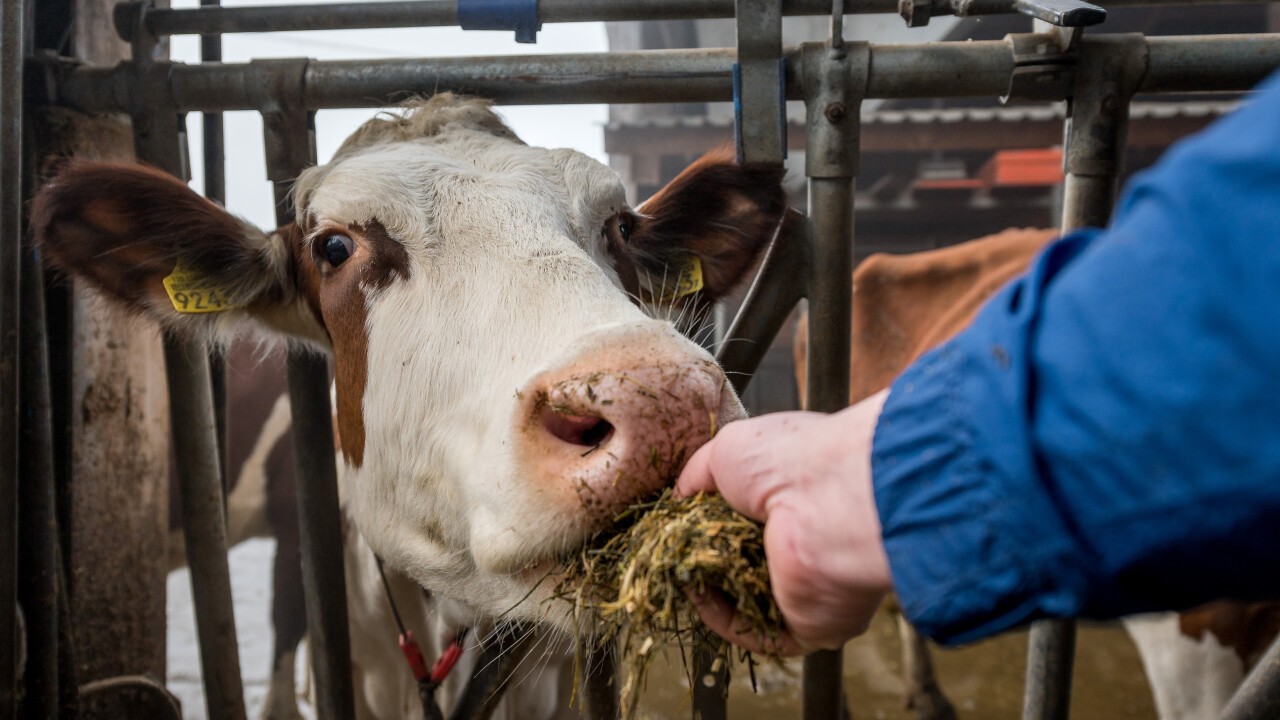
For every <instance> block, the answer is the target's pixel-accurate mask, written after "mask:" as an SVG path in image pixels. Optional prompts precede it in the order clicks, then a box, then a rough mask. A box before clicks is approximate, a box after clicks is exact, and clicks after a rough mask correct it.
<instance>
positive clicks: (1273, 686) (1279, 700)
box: [1222, 639, 1280, 720]
mask: <svg viewBox="0 0 1280 720" xmlns="http://www.w3.org/2000/svg"><path fill="white" fill-rule="evenodd" d="M1278 717H1280V639H1277V640H1275V641H1274V642H1272V643H1271V649H1269V650H1267V653H1266V654H1265V655H1263V656H1262V659H1261V660H1259V661H1258V664H1257V665H1254V666H1253V670H1251V671H1250V672H1249V675H1248V676H1246V677H1245V679H1244V683H1243V684H1241V685H1240V689H1239V690H1237V691H1236V694H1235V696H1234V697H1232V698H1231V702H1229V703H1227V707H1226V709H1225V710H1223V711H1222V720H1272V719H1273V718H1278Z"/></svg>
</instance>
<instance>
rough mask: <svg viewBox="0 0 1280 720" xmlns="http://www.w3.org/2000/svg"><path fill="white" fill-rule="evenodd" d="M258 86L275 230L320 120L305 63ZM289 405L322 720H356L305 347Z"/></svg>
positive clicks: (328, 466)
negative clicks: (307, 91) (306, 99)
mask: <svg viewBox="0 0 1280 720" xmlns="http://www.w3.org/2000/svg"><path fill="white" fill-rule="evenodd" d="M255 68H256V69H257V70H258V72H260V73H261V74H260V75H259V77H258V78H257V79H256V81H254V87H255V88H256V92H257V93H258V94H257V98H256V99H257V103H258V106H259V108H260V110H261V112H262V127H263V134H264V140H265V146H266V155H267V178H268V179H269V180H271V182H272V184H273V187H274V190H275V203H276V222H277V223H278V224H279V225H280V226H284V225H288V224H289V223H291V222H293V220H294V214H293V209H292V208H291V207H290V203H289V192H290V190H291V189H292V187H293V183H294V181H295V180H296V179H297V177H298V174H299V173H301V172H302V171H303V170H304V169H306V168H307V167H309V166H311V165H314V164H315V128H314V125H313V123H314V116H313V115H311V114H310V113H308V112H307V111H306V110H305V109H304V106H303V103H302V90H303V77H304V76H305V73H306V69H307V61H306V60H279V61H258V62H257V63H255ZM288 364H289V402H290V409H291V411H292V417H293V450H294V458H295V462H296V463H297V470H298V487H297V492H298V516H299V531H300V545H301V552H302V583H303V593H304V596H305V602H306V608H307V633H308V637H309V642H310V645H311V658H312V671H313V672H314V673H315V678H316V714H317V716H318V717H319V718H320V720H344V719H345V718H349V717H352V716H353V713H354V708H355V699H354V698H355V696H354V693H353V690H352V678H351V642H350V638H349V637H348V623H347V595H346V581H345V574H344V573H345V571H344V565H343V561H342V558H343V550H342V535H343V533H342V514H341V509H340V507H339V504H338V469H337V465H336V457H335V456H336V452H337V451H336V449H335V447H334V443H333V407H332V405H331V403H330V400H329V386H330V379H329V363H328V359H327V358H326V357H324V356H323V355H321V354H319V353H317V352H315V351H314V350H310V349H307V348H303V347H300V346H294V347H291V348H290V349H289V357H288Z"/></svg>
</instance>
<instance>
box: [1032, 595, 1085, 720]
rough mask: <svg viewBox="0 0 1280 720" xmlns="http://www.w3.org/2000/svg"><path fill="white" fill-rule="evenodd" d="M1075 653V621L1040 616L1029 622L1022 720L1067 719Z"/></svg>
mask: <svg viewBox="0 0 1280 720" xmlns="http://www.w3.org/2000/svg"><path fill="white" fill-rule="evenodd" d="M1075 654H1076V624H1075V622H1073V621H1071V620H1041V621H1039V622H1036V623H1033V624H1032V626H1031V636H1030V638H1029V639H1028V641H1027V686H1026V694H1025V695H1024V697H1023V704H1022V718H1023V720H1067V716H1068V714H1069V711H1070V707H1071V671H1072V666H1073V664H1074V662H1073V661H1074V659H1075Z"/></svg>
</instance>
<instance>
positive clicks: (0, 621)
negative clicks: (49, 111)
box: [0, 0, 26, 718]
mask: <svg viewBox="0 0 1280 720" xmlns="http://www.w3.org/2000/svg"><path fill="white" fill-rule="evenodd" d="M25 5H26V3H25V2H24V1H23V0H3V5H0V36H3V37H4V41H3V42H0V718H8V717H15V716H16V715H17V702H18V688H17V678H16V676H17V669H18V657H17V655H18V627H17V582H18V577H17V575H18V428H19V427H20V423H19V420H18V408H19V399H18V317H19V300H20V292H19V287H18V277H19V264H20V262H21V253H22V250H21V248H22V106H23V102H22V101H23V91H22V64H23V56H24V53H25V48H24V45H25V39H26V25H25V17H24V14H25V11H26V7H25Z"/></svg>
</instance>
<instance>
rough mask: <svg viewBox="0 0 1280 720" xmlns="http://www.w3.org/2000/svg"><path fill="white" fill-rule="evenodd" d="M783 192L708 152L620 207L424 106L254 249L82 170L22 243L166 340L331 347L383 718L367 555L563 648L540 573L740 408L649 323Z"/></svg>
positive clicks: (774, 180) (231, 231) (205, 206)
mask: <svg viewBox="0 0 1280 720" xmlns="http://www.w3.org/2000/svg"><path fill="white" fill-rule="evenodd" d="M780 181H781V172H780V170H779V169H776V168H757V167H739V166H736V165H734V164H733V163H732V162H731V161H730V160H728V159H726V158H725V156H723V155H720V156H714V157H709V158H707V159H704V161H702V162H700V163H698V164H695V166H694V167H692V168H691V169H690V170H688V171H686V173H684V174H682V175H681V177H679V178H677V179H676V180H675V181H673V182H672V183H671V184H670V185H669V186H668V187H667V188H664V190H663V191H662V192H660V193H659V194H658V195H656V196H655V197H654V198H651V199H650V200H649V201H648V202H647V203H646V204H645V205H644V206H643V207H642V208H641V209H640V211H632V210H630V209H629V208H628V207H627V204H626V200H625V198H624V197H623V192H622V184H621V182H620V181H619V179H618V177H617V176H616V174H615V173H613V172H612V171H611V170H609V169H608V168H606V167H604V166H602V165H600V164H599V163H597V162H595V161H594V160H591V159H590V158H587V157H585V156H583V155H581V154H579V153H576V152H573V151H568V150H545V149H540V148H530V147H527V146H525V145H524V144H523V143H521V142H520V141H519V140H518V139H516V138H515V136H514V135H513V134H512V133H511V131H510V130H509V129H507V128H506V126H505V125H503V124H502V122H501V120H500V119H499V118H498V117H497V116H496V115H495V114H494V113H493V112H492V111H491V110H490V109H489V107H488V105H487V104H486V103H483V102H480V101H476V100H459V99H456V98H453V97H450V96H438V97H435V98H432V99H431V100H428V101H422V102H418V103H414V104H413V105H412V107H410V108H409V109H407V110H406V111H405V112H404V113H403V114H402V115H400V116H387V117H384V118H379V119H376V120H373V121H370V122H369V123H366V125H365V126H363V127H362V128H361V129H360V130H359V131H357V132H356V133H355V134H354V135H353V136H352V137H351V138H349V139H348V140H347V142H346V143H344V145H343V146H342V147H341V148H340V149H339V151H338V153H337V154H336V155H335V158H334V160H333V161H332V162H330V163H329V164H328V165H325V166H321V167H318V168H313V169H311V170H308V171H307V172H306V173H304V174H303V175H302V176H301V177H300V178H299V179H298V180H297V183H296V185H295V200H296V204H297V207H298V215H297V217H298V221H297V223H295V224H291V225H289V226H286V227H283V228H280V229H278V230H277V231H275V232H273V233H270V234H267V233H263V232H262V231H260V230H258V229H256V228H253V227H252V226H249V225H248V224H246V223H244V222H243V221H240V220H238V219H236V218H234V217H232V216H230V215H228V214H227V213H225V212H224V211H222V210H221V209H220V208H218V207H216V206H214V205H213V204H212V203H209V202H207V201H205V200H203V199H202V198H199V197H198V196H196V195H195V194H194V193H192V192H191V191H190V190H189V189H188V188H186V187H185V185H183V184H182V183H180V182H178V181H176V180H174V179H173V178H171V177H168V176H166V175H164V174H163V173H159V172H157V171H154V170H147V169H143V168H139V167H130V166H118V165H103V164H94V163H82V164H71V165H69V166H68V167H67V168H66V169H64V170H63V171H62V173H61V174H60V175H59V176H58V177H57V178H56V179H55V180H54V181H53V182H51V183H50V184H49V185H48V186H46V188H45V189H44V190H42V191H41V193H40V194H39V195H38V196H37V198H36V200H35V202H34V204H33V209H32V227H33V230H34V234H35V236H36V238H37V240H38V242H40V244H41V247H42V250H43V252H44V254H45V256H46V257H47V258H49V259H50V261H51V262H52V263H53V264H54V265H56V266H58V267H60V268H62V269H64V270H66V271H68V272H70V273H74V274H75V275H77V276H78V277H80V278H83V279H85V280H87V281H88V282H89V283H90V284H92V285H94V286H96V287H97V288H98V289H99V290H101V291H103V292H104V294H106V295H107V296H108V297H112V298H114V299H116V300H117V301H119V302H121V303H123V304H125V305H126V306H128V307H130V308H132V309H133V310H134V311H136V312H139V313H142V314H146V315H148V316H150V317H152V318H154V319H156V320H158V321H159V322H160V323H161V324H162V326H163V327H165V328H166V329H167V330H169V331H170V332H174V333H178V334H181V335H184V336H186V337H188V338H192V339H204V340H212V341H224V340H225V339H226V338H228V337H230V336H233V335H234V334H236V332H237V331H238V329H239V328H246V327H253V328H256V329H257V330H259V331H260V332H263V333H265V334H266V335H268V336H286V337H288V338H290V339H291V340H292V341H293V342H301V343H305V344H308V345H310V346H312V347H315V348H317V349H318V350H320V351H323V352H326V353H329V354H330V355H331V356H332V358H333V370H334V377H335V394H336V424H337V428H338V436H339V445H340V451H341V464H340V477H341V483H342V489H343V497H344V505H345V508H346V511H347V512H348V514H349V516H350V518H351V519H352V521H353V524H354V525H355V527H356V528H357V529H358V530H359V532H360V535H359V537H360V538H361V540H362V541H363V542H366V543H367V545H368V548H369V550H370V552H363V553H362V552H356V546H355V545H353V544H352V543H348V545H347V554H348V559H349V561H350V562H351V565H350V566H349V568H348V580H349V582H355V583H356V584H355V585H354V586H353V588H352V590H353V592H354V593H355V595H356V597H357V599H358V601H357V602H354V603H353V605H352V607H353V611H352V621H353V625H354V626H355V629H356V633H355V634H356V638H355V639H354V641H353V647H355V648H357V649H356V651H355V654H356V658H357V659H356V662H357V673H358V674H362V675H360V677H358V682H357V689H358V690H367V691H368V692H367V693H363V694H364V697H362V699H361V701H360V702H361V707H362V708H363V709H362V712H364V711H368V712H369V713H371V714H376V715H377V716H380V717H387V716H391V717H400V716H401V714H402V713H403V712H404V711H405V708H406V707H412V705H413V703H412V702H411V701H409V700H405V699H404V695H405V692H406V691H405V689H404V687H403V686H400V687H399V688H396V687H392V686H394V685H396V683H398V681H394V682H392V681H391V680H390V678H391V677H393V675H392V674H396V675H403V674H404V672H403V670H402V669H401V668H400V663H402V661H401V660H399V658H398V653H396V652H395V647H394V643H393V640H394V634H390V635H387V634H386V633H385V631H386V629H387V628H386V622H385V620H386V619H387V618H388V617H389V608H386V607H385V596H384V595H380V594H378V593H377V592H373V591H372V590H371V585H370V583H369V577H370V576H369V573H368V569H369V567H370V566H369V563H371V562H372V561H373V553H375V552H376V553H377V556H378V557H380V558H381V559H382V560H383V561H384V562H385V565H386V567H387V568H388V569H389V570H390V571H391V573H392V575H393V576H395V577H397V578H399V579H401V580H404V581H407V582H409V583H412V584H413V585H417V586H419V587H422V588H429V589H430V590H431V592H432V593H433V594H434V597H435V598H437V600H435V601H427V600H425V598H423V597H417V598H414V599H413V600H411V601H410V605H412V604H415V603H427V604H429V605H430V604H436V603H438V602H446V603H447V607H449V608H452V610H450V612H449V613H447V614H452V615H458V614H465V615H468V616H470V618H471V621H472V622H473V623H474V624H475V625H476V626H477V627H481V628H483V627H484V626H485V625H486V623H489V622H491V621H492V619H493V618H496V617H499V616H501V617H503V618H504V619H510V620H519V621H522V622H527V623H535V624H538V623H541V624H542V625H543V626H544V627H547V628H550V630H549V631H548V632H551V631H554V632H560V633H568V632H571V631H573V630H575V629H576V628H575V627H574V622H575V621H574V620H573V617H572V614H571V613H570V612H569V607H568V604H567V603H565V602H564V601H562V600H556V599H555V598H553V593H552V586H554V584H555V580H554V578H551V579H550V580H549V581H547V582H543V581H544V580H548V578H549V577H550V576H551V575H553V574H554V570H555V568H557V567H558V566H559V563H560V562H561V559H562V558H563V557H565V556H566V555H567V554H568V553H570V552H571V551H572V550H573V549H574V548H575V547H576V546H580V545H581V543H582V542H584V541H585V540H586V539H588V538H589V537H590V536H591V535H592V534H594V533H595V532H596V531H597V530H599V529H601V528H603V527H604V526H605V525H607V524H608V523H609V522H610V521H611V520H612V518H613V517H614V515H615V514H616V513H617V512H618V511H619V510H621V509H623V508H625V507H626V506H628V505H630V504H631V503H633V502H635V501H637V500H638V499H641V498H643V497H646V496H648V495H650V494H652V493H654V492H656V491H658V490H659V489H660V488H661V487H663V486H664V485H666V484H668V483H669V482H670V481H671V480H672V479H673V478H674V476H675V475H676V473H677V472H678V471H679V468H680V466H681V465H682V464H683V461H684V459H685V458H686V457H687V456H688V454H689V453H691V452H692V451H693V450H695V449H696V448H697V447H698V446H699V445H701V444H702V443H703V442H705V441H706V440H707V439H708V438H709V437H710V435H711V433H712V432H713V431H714V429H715V428H716V427H717V426H718V425H719V424H723V423H725V422H728V421H731V420H733V419H735V418H738V417H742V416H743V414H744V413H743V410H742V407H741V405H740V404H739V402H738V400H737V398H736V396H735V395H734V394H733V392H732V389H731V388H730V387H729V385H728V383H727V382H726V380H725V377H724V374H723V373H722V372H721V370H720V369H719V368H718V367H717V366H716V364H715V362H714V361H713V360H712V359H711V357H710V356H709V355H708V354H707V353H706V352H705V351H704V350H703V349H701V348H700V347H698V346H697V345H695V344H694V343H692V342H690V341H689V340H687V339H686V338H685V337H683V336H682V335H681V334H680V332H678V331H677V329H676V328H675V327H673V323H672V322H669V321H667V320H658V319H654V318H652V317H650V315H649V314H647V313H646V312H645V310H644V306H657V307H658V308H659V309H660V313H659V314H660V315H662V316H664V317H691V316H694V317H696V316H697V315H698V314H699V312H700V311H701V310H702V309H704V308H705V307H706V306H707V305H708V304H709V303H711V302H714V300H715V298H716V297H718V296H719V295H720V294H723V293H724V292H726V291H728V290H729V289H731V287H732V285H734V284H735V283H736V282H737V281H738V280H739V279H740V278H741V276H742V275H743V273H744V272H745V270H746V268H748V267H750V265H751V264H752V263H753V261H754V259H755V258H756V257H757V256H758V254H759V253H760V251H761V250H763V248H764V247H765V246H766V245H767V243H768V241H769V240H770V239H771V237H772V235H773V233H774V231H775V229H776V227H777V224H778V223H779V222H780V219H781V217H782V214H783V212H784V210H785V196H784V194H783V192H782V189H781V183H780ZM686 279H687V280H689V282H677V281H682V280H686ZM175 287H177V288H178V289H175ZM210 309H212V310H214V312H194V310H210ZM259 399H265V398H259ZM274 407H275V405H274V404H273V405H272V408H274ZM268 415H269V416H270V413H268ZM264 442H265V441H264ZM285 447H286V448H287V443H286V445H285ZM272 448H273V449H272V450H270V451H267V452H266V454H265V455H263V456H262V457H264V458H266V459H269V458H270V457H271V455H272V453H273V452H274V448H275V443H274V442H273V443H272ZM284 452H286V453H287V449H286V450H285V451H284ZM251 456H252V453H250V455H249V456H246V457H251ZM269 486H270V484H269V483H268V487H269ZM246 487H249V486H246ZM267 495H268V496H269V495H270V493H269V492H268V493H267ZM259 497H261V494H259ZM253 525H255V523H254V522H249V523H247V524H246V527H252V526H253ZM353 553H355V554H353ZM380 605H383V606H384V608H383V610H382V611H381V614H379V610H378V606H380ZM460 609H461V610H460ZM294 619H298V618H294ZM375 633H376V634H380V635H381V636H380V637H375ZM425 637H426V638H427V639H428V641H427V643H426V644H427V645H428V646H431V645H432V644H433V642H436V641H439V640H440V638H439V637H433V636H432V635H431V634H430V633H427V634H426V636H425ZM370 638H372V639H373V641H374V643H375V645H376V648H375V649H373V650H370V651H369V653H368V654H366V653H365V652H364V651H363V650H361V649H359V647H358V646H359V644H360V643H363V642H364V641H365V640H366V639H370ZM370 647H371V648H372V647H374V646H370ZM388 648H389V650H390V653H388V652H387V649H388ZM378 653H383V654H384V655H386V657H387V658H390V659H384V660H378V661H375V662H374V665H372V666H368V667H366V666H363V665H362V663H364V662H365V661H364V660H362V659H360V658H362V657H366V656H368V657H372V656H373V655H376V654H378ZM388 662H389V663H391V664H392V665H393V666H394V667H386V664H387V663H388ZM369 681H372V682H373V683H374V686H370V685H369V684H368V682H369ZM386 683H390V685H387V684H386ZM386 693H390V694H391V695H395V696H396V697H394V698H391V699H390V700H388V696H386V695H385V694H386ZM415 695H416V693H410V694H409V697H410V698H412V697H414V696H415ZM535 700H537V698H535ZM383 701H387V702H388V704H387V706H386V707H381V706H379V707H374V705H375V704H377V703H382V702H383ZM535 704H536V703H535ZM388 713H390V715H388ZM526 716H527V715H526Z"/></svg>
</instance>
